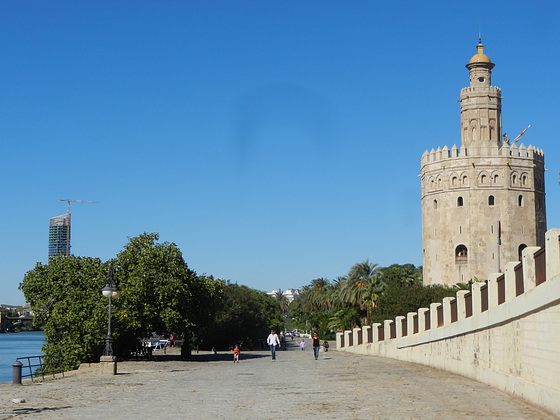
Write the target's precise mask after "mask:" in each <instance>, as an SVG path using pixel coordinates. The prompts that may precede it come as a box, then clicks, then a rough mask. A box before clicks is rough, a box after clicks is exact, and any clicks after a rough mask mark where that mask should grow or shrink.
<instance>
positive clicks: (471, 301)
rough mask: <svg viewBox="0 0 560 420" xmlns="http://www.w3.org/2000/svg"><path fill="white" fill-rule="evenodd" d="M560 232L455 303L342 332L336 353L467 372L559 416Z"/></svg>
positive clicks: (550, 233) (447, 300)
mask: <svg viewBox="0 0 560 420" xmlns="http://www.w3.org/2000/svg"><path fill="white" fill-rule="evenodd" d="M559 327H560V229H551V230H549V231H547V232H546V236H545V247H544V248H540V247H527V248H525V249H524V250H523V253H522V261H521V262H519V261H516V262H509V263H507V264H506V266H505V270H504V273H494V274H489V275H488V280H487V282H480V283H475V284H473V286H472V288H471V290H470V291H464V290H461V291H459V292H457V295H456V296H455V297H454V298H445V299H444V300H443V301H442V302H440V303H433V304H431V305H430V307H429V308H421V309H419V310H418V311H417V312H414V313H408V314H403V316H398V317H396V318H395V319H394V320H392V319H391V320H386V321H384V322H383V323H376V324H373V325H369V326H364V327H363V328H355V329H353V330H348V331H344V332H341V333H338V334H337V337H336V340H337V346H336V348H337V350H339V351H348V352H354V353H360V354H364V355H374V356H383V357H390V358H395V359H399V360H403V361H407V362H413V363H420V364H424V365H427V366H432V367H434V368H438V369H442V370H447V371H449V372H453V373H457V374H461V375H464V376H467V377H470V378H473V379H476V380H478V381H480V382H483V383H487V384H489V385H492V386H494V387H497V388H499V389H501V390H504V391H507V392H509V393H512V394H514V395H516V396H519V397H521V398H523V399H525V400H527V401H529V402H531V403H533V404H536V405H539V406H541V407H543V408H545V409H547V410H550V411H551V412H552V413H554V414H555V415H557V416H560V382H559V381H558V380H557V379H558V377H560V357H559V350H558V349H560V328H559Z"/></svg>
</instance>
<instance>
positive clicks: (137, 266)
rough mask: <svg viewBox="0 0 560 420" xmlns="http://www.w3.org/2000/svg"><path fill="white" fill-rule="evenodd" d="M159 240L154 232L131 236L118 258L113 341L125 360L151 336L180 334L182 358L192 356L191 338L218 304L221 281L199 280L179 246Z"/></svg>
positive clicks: (203, 278) (208, 318) (201, 278)
mask: <svg viewBox="0 0 560 420" xmlns="http://www.w3.org/2000/svg"><path fill="white" fill-rule="evenodd" d="M158 239H159V235H157V234H155V233H144V234H142V235H139V236H137V237H135V238H132V239H130V241H129V243H128V244H126V245H125V247H124V250H123V251H122V252H120V253H119V254H118V255H117V258H116V268H117V270H116V279H117V283H118V287H119V289H120V290H121V297H120V298H119V299H116V300H115V306H116V310H115V323H116V327H117V328H116V331H120V333H119V332H117V333H116V334H115V338H116V340H117V344H118V349H119V352H120V353H121V354H122V355H123V356H124V355H126V354H129V353H130V351H132V350H134V347H135V346H138V345H139V341H138V338H145V337H149V336H150V334H151V333H152V332H155V333H157V334H169V333H176V334H182V335H183V336H184V338H185V339H184V346H183V347H182V355H183V356H185V357H187V356H189V355H190V337H191V336H192V335H193V334H195V333H196V331H197V330H198V329H201V328H203V326H204V324H205V323H207V322H210V319H211V317H212V314H213V312H214V311H215V310H217V307H218V306H219V304H220V300H221V293H222V290H223V286H224V285H223V282H219V281H218V282H216V281H213V279H212V278H207V277H204V276H201V277H199V276H197V275H196V273H195V272H194V271H192V270H190V269H189V268H188V267H187V264H186V262H185V261H184V259H183V256H182V254H181V251H179V248H178V247H177V246H176V245H175V244H173V243H168V242H165V243H157V242H156V241H157V240H158ZM118 327H121V328H120V329H119V328H118Z"/></svg>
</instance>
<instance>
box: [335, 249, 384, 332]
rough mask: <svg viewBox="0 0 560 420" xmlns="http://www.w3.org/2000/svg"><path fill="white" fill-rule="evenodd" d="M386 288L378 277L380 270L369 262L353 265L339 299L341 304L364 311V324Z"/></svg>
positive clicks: (342, 286) (343, 284)
mask: <svg viewBox="0 0 560 420" xmlns="http://www.w3.org/2000/svg"><path fill="white" fill-rule="evenodd" d="M385 288H386V284H385V282H383V280H382V278H381V275H380V268H379V267H378V265H377V264H373V263H370V262H369V260H365V261H362V262H361V263H357V264H354V265H353V266H352V267H351V268H350V272H349V273H348V277H347V278H346V279H345V280H344V281H343V283H342V285H341V288H340V299H341V301H342V302H343V303H346V304H349V305H352V306H357V307H358V308H359V309H360V310H362V311H364V310H365V311H366V319H365V320H364V321H365V322H368V320H370V319H371V312H372V311H373V308H374V307H375V302H376V301H377V298H378V297H379V295H380V294H381V293H383V291H384V290H385Z"/></svg>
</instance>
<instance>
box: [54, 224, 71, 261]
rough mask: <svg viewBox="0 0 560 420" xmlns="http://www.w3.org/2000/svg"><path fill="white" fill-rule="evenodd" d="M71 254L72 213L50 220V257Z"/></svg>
mask: <svg viewBox="0 0 560 420" xmlns="http://www.w3.org/2000/svg"><path fill="white" fill-rule="evenodd" d="M59 254H62V255H70V214H63V215H61V216H56V217H52V218H51V219H50V220H49V257H56V256H57V255H59Z"/></svg>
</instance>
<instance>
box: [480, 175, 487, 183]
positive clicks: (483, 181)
mask: <svg viewBox="0 0 560 420" xmlns="http://www.w3.org/2000/svg"><path fill="white" fill-rule="evenodd" d="M480 183H481V184H486V175H484V174H483V175H481V177H480Z"/></svg>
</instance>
